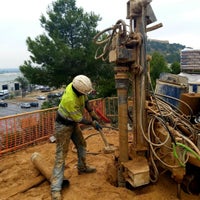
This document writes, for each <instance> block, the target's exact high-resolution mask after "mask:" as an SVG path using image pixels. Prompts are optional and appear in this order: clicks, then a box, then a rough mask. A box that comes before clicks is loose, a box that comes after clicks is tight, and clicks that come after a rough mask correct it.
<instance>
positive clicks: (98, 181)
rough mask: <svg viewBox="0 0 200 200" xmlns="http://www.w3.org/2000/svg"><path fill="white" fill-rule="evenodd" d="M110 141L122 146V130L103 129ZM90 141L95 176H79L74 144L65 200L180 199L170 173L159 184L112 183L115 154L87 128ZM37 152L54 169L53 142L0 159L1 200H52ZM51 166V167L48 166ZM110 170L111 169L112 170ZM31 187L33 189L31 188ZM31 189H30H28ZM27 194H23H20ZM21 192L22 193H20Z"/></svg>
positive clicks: (189, 199)
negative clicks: (38, 165) (35, 156)
mask: <svg viewBox="0 0 200 200" xmlns="http://www.w3.org/2000/svg"><path fill="white" fill-rule="evenodd" d="M103 132H104V134H105V136H106V138H107V141H108V142H109V143H110V144H112V145H114V146H115V147H118V131H116V130H113V129H103ZM83 133H84V137H85V138H86V141H87V151H88V154H87V163H88V164H90V165H93V166H95V167H96V168H97V172H96V173H93V174H82V175H78V173H77V169H76V164H77V156H76V152H75V150H74V148H73V144H72V143H71V144H70V148H69V153H68V157H67V159H66V167H65V176H66V177H67V178H68V179H69V181H70V186H69V187H68V188H63V190H62V195H63V199H64V200H69V199H70V200H94V199H95V200H103V199H104V200H125V199H126V200H133V199H134V200H157V199H159V200H176V199H178V198H177V186H176V183H175V182H174V180H173V179H172V178H171V177H170V174H169V173H164V174H162V175H160V178H159V180H158V182H157V183H154V184H152V183H150V184H148V185H145V186H142V187H138V188H133V189H131V190H130V189H128V188H124V187H116V186H114V185H112V184H111V182H112V181H113V180H115V178H116V176H115V172H116V168H115V167H114V166H113V161H114V157H115V156H114V154H113V153H109V154H105V153H104V151H103V149H104V143H103V140H102V138H101V136H100V134H97V133H98V132H97V131H95V130H94V129H93V128H91V129H84V131H83ZM34 152H38V153H39V154H40V155H41V156H42V157H43V159H44V163H46V164H45V167H48V168H50V169H52V167H53V163H54V155H55V143H51V142H50V140H48V141H46V142H45V143H43V144H38V145H36V146H31V147H29V148H27V149H24V150H21V151H18V152H16V153H13V154H9V155H6V156H3V157H1V158H0V163H1V164H0V200H3V199H8V200H19V199H20V200H50V199H51V196H50V184H49V182H48V181H47V180H46V179H44V178H43V176H41V174H40V172H39V171H38V170H37V169H36V167H35V165H34V164H33V163H32V161H31V156H32V154H33V153H34ZM46 165H48V166H46ZM108 169H109V170H108ZM41 177H42V180H43V181H39V182H40V183H39V184H37V185H35V186H34V187H31V186H30V185H31V184H32V183H33V182H34V181H35V180H36V179H40V178H41ZM28 186H29V187H28ZM26 188H28V189H26ZM19 191H23V192H19ZM17 192H18V193H17ZM181 197H182V200H199V199H200V196H197V195H189V194H187V193H185V192H184V191H182V192H181Z"/></svg>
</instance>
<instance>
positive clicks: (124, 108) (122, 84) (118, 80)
mask: <svg viewBox="0 0 200 200" xmlns="http://www.w3.org/2000/svg"><path fill="white" fill-rule="evenodd" d="M128 70H129V68H128V67H125V66H118V67H115V71H116V75H115V84H116V88H117V96H118V126H119V159H120V162H126V161H128V128H127V124H128V83H129V79H128Z"/></svg>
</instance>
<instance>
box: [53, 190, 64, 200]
mask: <svg viewBox="0 0 200 200" xmlns="http://www.w3.org/2000/svg"><path fill="white" fill-rule="evenodd" d="M51 200H62V197H61V193H60V191H53V192H51Z"/></svg>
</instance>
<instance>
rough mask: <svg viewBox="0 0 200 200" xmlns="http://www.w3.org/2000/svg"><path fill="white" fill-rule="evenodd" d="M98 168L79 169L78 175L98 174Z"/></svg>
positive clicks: (86, 167)
mask: <svg viewBox="0 0 200 200" xmlns="http://www.w3.org/2000/svg"><path fill="white" fill-rule="evenodd" d="M96 171H97V170H96V168H95V167H92V166H85V167H78V174H79V175H81V174H84V173H85V174H87V173H94V172H96Z"/></svg>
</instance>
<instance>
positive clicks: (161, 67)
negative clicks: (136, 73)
mask: <svg viewBox="0 0 200 200" xmlns="http://www.w3.org/2000/svg"><path fill="white" fill-rule="evenodd" d="M150 66H151V68H150V75H151V82H152V85H153V88H155V85H156V79H158V78H159V76H160V73H162V72H170V69H169V68H168V66H167V62H166V60H165V58H164V56H163V55H162V54H160V53H159V52H154V53H153V54H152V60H151V62H150Z"/></svg>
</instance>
